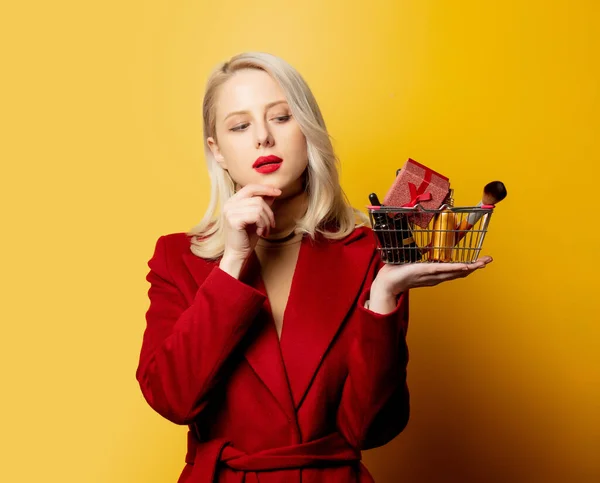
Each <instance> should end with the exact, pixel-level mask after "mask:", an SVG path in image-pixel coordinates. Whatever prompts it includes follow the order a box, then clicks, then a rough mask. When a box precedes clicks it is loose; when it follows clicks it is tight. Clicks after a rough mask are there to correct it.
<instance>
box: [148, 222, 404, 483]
mask: <svg viewBox="0 0 600 483" xmlns="http://www.w3.org/2000/svg"><path fill="white" fill-rule="evenodd" d="M148 266H149V267H150V272H149V273H148V275H147V280H148V281H149V282H150V289H149V291H148V296H149V299H150V306H149V308H148V311H147V313H146V329H145V332H144V337H143V341H142V347H141V352H140V359H139V364H138V367H137V370H136V379H137V380H138V382H139V384H140V388H141V391H142V394H143V396H144V398H145V399H146V401H147V402H148V404H149V405H150V406H151V407H152V408H153V409H154V410H155V411H156V412H157V413H159V414H160V415H161V416H163V417H165V418H166V419H168V420H170V421H172V422H174V423H176V424H180V425H188V426H189V433H188V452H187V455H186V465H185V467H184V468H183V471H182V473H181V475H180V478H179V482H180V483H210V482H212V481H215V482H232V483H233V482H236V483H237V482H244V481H245V482H259V481H260V482H261V483H279V482H281V483H283V482H286V483H287V482H294V481H297V482H300V481H302V482H303V483H317V482H321V481H323V482H328V483H330V482H331V483H338V482H339V483H342V482H344V483H345V482H361V483H367V482H372V478H371V476H370V475H369V473H368V471H367V470H366V468H365V467H364V465H362V463H360V455H361V450H363V449H369V448H373V447H377V446H381V445H383V444H385V443H387V442H388V441H390V440H391V439H393V438H394V437H395V436H397V435H398V434H399V433H400V432H401V431H402V430H403V429H404V427H405V426H406V424H407V421H408V417H409V393H408V387H407V384H406V368H407V364H408V348H407V345H406V331H407V328H408V292H404V293H403V294H402V295H401V296H400V297H399V299H398V304H397V306H396V307H395V309H394V310H393V311H392V312H390V313H389V314H377V313H375V312H372V311H370V310H368V309H365V308H364V302H365V301H366V300H367V298H368V297H369V291H370V286H371V282H372V281H373V279H374V278H375V276H376V274H377V271H378V270H379V269H380V268H381V266H382V262H381V261H380V258H379V256H378V254H377V251H376V240H375V237H374V236H373V233H372V231H371V229H370V228H366V227H361V228H357V229H355V230H354V232H353V233H352V234H351V235H349V236H348V237H346V238H344V239H343V240H327V239H325V238H324V237H322V236H321V235H317V239H316V240H315V241H313V240H311V239H310V238H309V237H305V238H304V239H303V240H302V243H301V246H300V253H299V256H298V262H297V266H296V270H295V272H294V275H293V279H292V285H291V289H290V295H289V299H288V303H287V306H286V309H285V313H284V321H283V330H282V334H281V340H279V339H278V337H277V332H276V330H275V326H274V324H273V319H272V316H271V312H270V307H269V303H268V299H267V296H266V291H265V288H264V284H263V282H262V279H261V278H260V266H259V264H258V259H257V258H256V256H255V255H254V254H253V255H252V256H251V257H250V259H249V262H248V265H247V267H246V269H245V271H244V273H243V274H242V276H241V277H240V279H237V278H234V277H231V276H230V275H229V274H227V273H226V272H224V271H222V270H221V269H220V268H219V267H218V262H209V261H206V260H204V259H201V258H199V257H197V256H195V255H194V254H193V253H192V252H191V251H190V239H189V237H187V236H186V235H185V234H184V233H174V234H170V235H165V236H161V237H160V238H159V239H158V241H157V243H156V248H155V251H154V254H153V256H152V258H151V259H150V260H149V262H148Z"/></svg>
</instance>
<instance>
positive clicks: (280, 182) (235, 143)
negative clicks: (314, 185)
mask: <svg viewBox="0 0 600 483" xmlns="http://www.w3.org/2000/svg"><path fill="white" fill-rule="evenodd" d="M216 132H217V136H216V137H217V140H218V144H217V142H216V141H215V139H213V138H212V137H211V138H208V140H207V142H208V145H209V147H210V149H211V151H212V153H213V154H214V156H215V158H216V160H217V162H219V164H220V165H221V166H222V167H223V168H224V169H226V170H228V171H229V174H230V175H231V177H232V178H233V180H234V181H235V182H236V184H237V185H238V187H239V188H241V187H243V186H245V185H247V184H251V183H252V184H254V183H258V184H265V185H269V186H274V187H276V188H279V189H281V190H282V194H281V197H280V199H281V198H282V197H285V196H286V194H287V195H292V194H296V193H298V192H299V191H300V190H302V189H303V187H302V181H303V173H304V171H305V170H306V168H307V166H308V155H307V148H306V137H305V136H304V134H303V133H302V131H301V130H300V126H299V125H298V123H297V122H296V120H295V118H294V117H292V112H291V111H290V108H289V106H288V104H287V102H286V101H285V95H284V93H283V91H282V90H281V87H279V84H277V82H276V81H275V80H274V79H273V78H272V77H271V76H270V75H269V74H267V73H266V72H264V71H262V70H257V69H244V70H240V71H238V72H236V73H235V75H233V76H232V77H231V78H230V79H229V80H228V81H227V82H225V83H224V84H223V85H222V86H221V90H220V92H219V94H218V98H217V109H216ZM269 155H275V156H277V157H279V158H281V159H282V160H283V162H281V164H280V165H279V168H278V169H277V170H275V171H272V172H264V171H265V169H263V172H260V171H259V170H257V169H255V168H254V167H253V164H254V163H255V161H256V160H257V159H258V158H259V157H261V156H269ZM268 169H269V168H267V169H266V170H267V171H268Z"/></svg>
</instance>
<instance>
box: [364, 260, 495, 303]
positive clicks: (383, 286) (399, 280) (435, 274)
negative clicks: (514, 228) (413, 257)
mask: <svg viewBox="0 0 600 483" xmlns="http://www.w3.org/2000/svg"><path fill="white" fill-rule="evenodd" d="M491 262H492V257H489V256H486V257H482V258H478V259H477V261H475V262H474V263H407V264H403V265H392V264H385V265H384V266H383V267H381V269H380V270H379V272H378V273H377V276H376V277H375V280H374V281H373V291H376V292H378V293H380V294H385V295H387V296H396V295H398V294H400V293H401V292H404V291H405V290H408V289H412V288H417V287H432V286H434V285H437V284H439V283H442V282H447V281H449V280H454V279H457V278H464V277H466V276H467V275H470V274H471V273H473V272H474V271H475V270H478V269H480V268H484V267H485V266H486V265H487V264H488V263H491Z"/></svg>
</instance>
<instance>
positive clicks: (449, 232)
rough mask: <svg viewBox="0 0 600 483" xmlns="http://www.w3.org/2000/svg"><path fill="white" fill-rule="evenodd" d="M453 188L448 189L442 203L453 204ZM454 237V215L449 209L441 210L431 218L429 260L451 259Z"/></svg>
mask: <svg viewBox="0 0 600 483" xmlns="http://www.w3.org/2000/svg"><path fill="white" fill-rule="evenodd" d="M453 193H454V190H452V189H450V191H449V192H448V196H446V199H445V200H444V203H443V204H446V205H449V206H450V207H453V206H454V199H453V198H452V196H453ZM455 237H456V217H455V215H454V213H453V212H452V211H451V210H449V209H444V210H442V212H441V213H438V214H436V215H435V217H434V220H433V233H432V243H431V244H432V250H431V257H430V259H431V260H435V261H438V262H450V261H452V250H453V248H454V245H455V243H454V241H455Z"/></svg>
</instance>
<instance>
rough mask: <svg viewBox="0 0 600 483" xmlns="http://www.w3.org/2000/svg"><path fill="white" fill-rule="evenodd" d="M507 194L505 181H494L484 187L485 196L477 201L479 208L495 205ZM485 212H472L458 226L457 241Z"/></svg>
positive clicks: (456, 241)
mask: <svg viewBox="0 0 600 483" xmlns="http://www.w3.org/2000/svg"><path fill="white" fill-rule="evenodd" d="M506 195H507V191H506V186H504V183H503V182H502V181H492V182H490V183H488V184H486V185H485V187H484V188H483V196H482V197H481V201H480V202H479V203H477V208H479V207H482V206H494V205H496V204H497V203H500V202H501V201H502V200H503V199H504V198H506ZM483 214H484V213H483V212H479V213H471V214H469V216H468V217H467V219H466V220H462V221H461V222H460V224H459V226H458V227H457V228H456V229H457V231H458V232H457V235H456V240H455V243H458V242H459V241H460V240H462V239H463V238H464V236H465V235H466V234H467V231H469V230H470V229H471V228H473V227H474V226H475V223H477V222H478V221H479V220H480V218H481V217H482V216H483Z"/></svg>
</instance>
